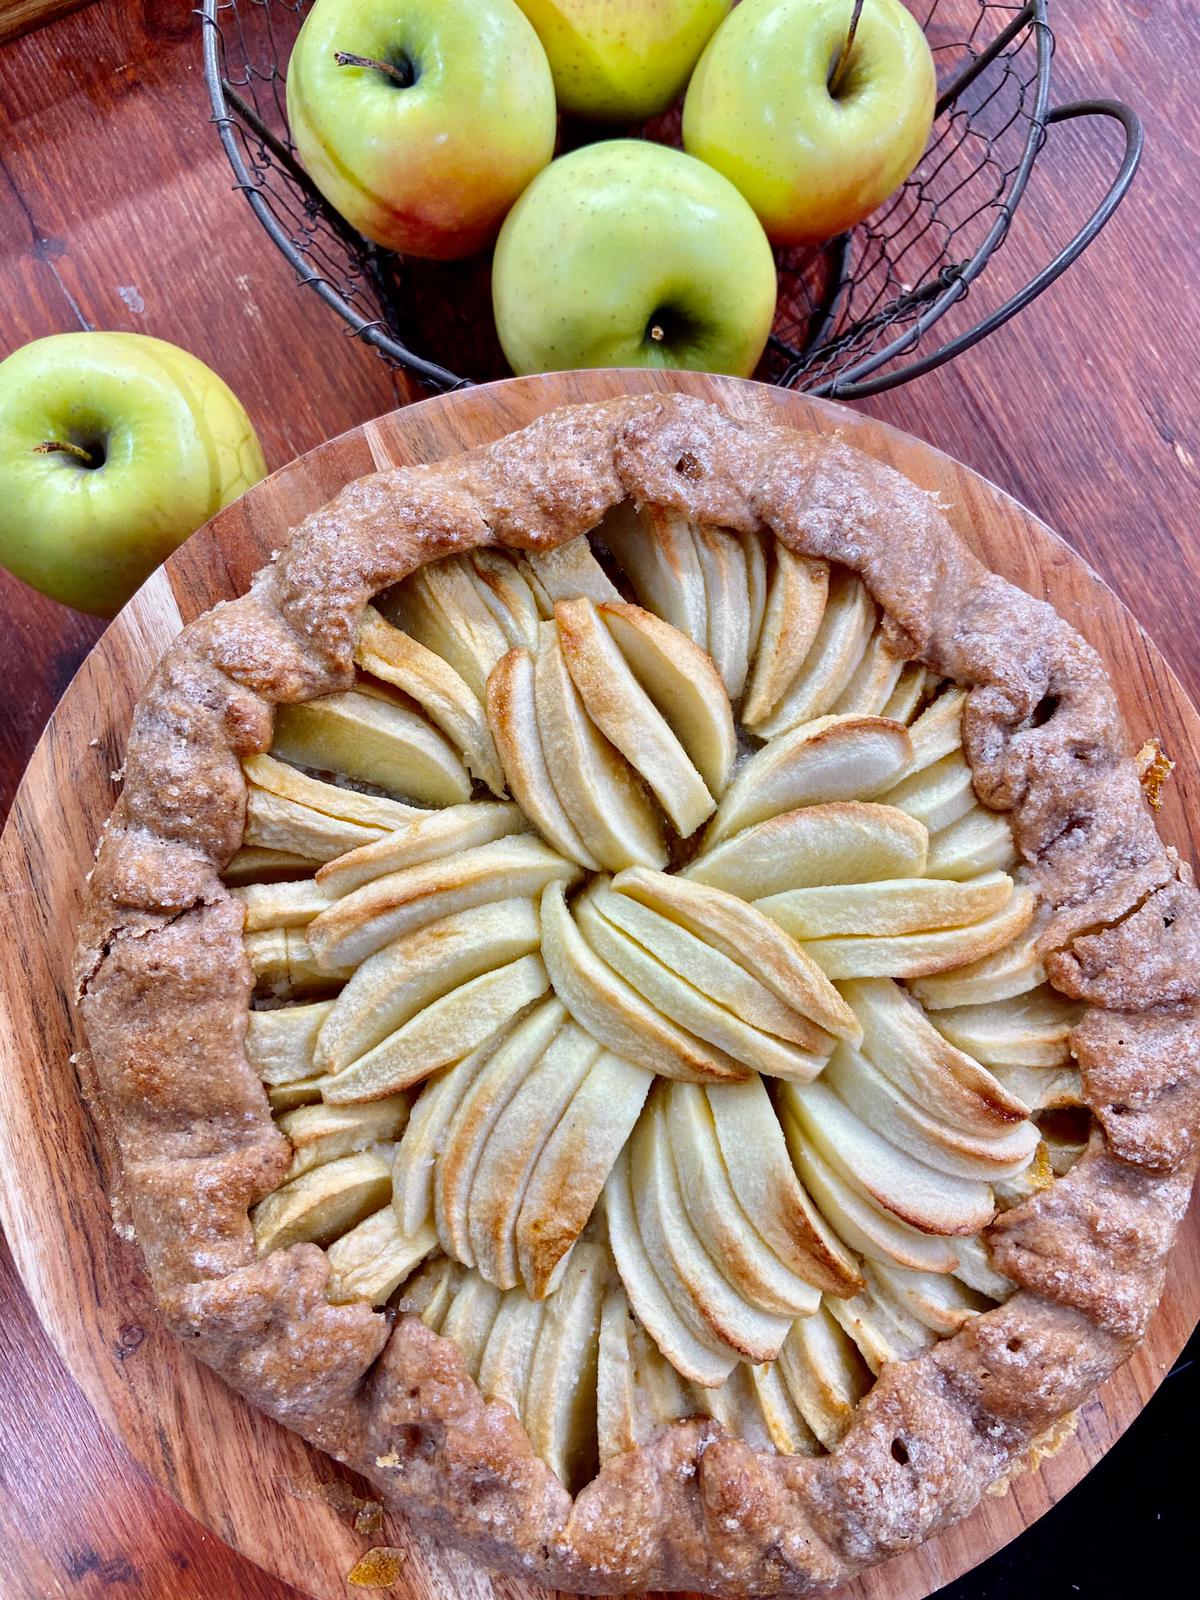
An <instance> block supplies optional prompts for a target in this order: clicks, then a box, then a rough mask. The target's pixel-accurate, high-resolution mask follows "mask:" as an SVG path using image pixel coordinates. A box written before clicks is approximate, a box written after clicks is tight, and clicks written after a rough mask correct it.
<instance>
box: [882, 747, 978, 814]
mask: <svg viewBox="0 0 1200 1600" xmlns="http://www.w3.org/2000/svg"><path fill="white" fill-rule="evenodd" d="M882 799H883V800H884V802H885V804H887V805H889V806H899V808H900V810H901V811H907V812H908V814H909V816H910V817H915V818H916V819H917V821H918V822H920V823H922V824H923V825H924V826H925V827H926V828H928V829H929V831H930V832H931V833H932V832H934V831H936V830H937V829H939V828H948V827H949V826H950V824H951V823H952V822H957V821H958V820H959V818H960V817H965V816H966V814H967V812H968V811H970V810H972V808H973V807H974V806H975V803H976V802H975V789H974V786H973V780H972V777H971V769H970V767H969V766H968V765H967V762H966V759H965V757H964V756H963V753H962V751H961V750H952V751H951V752H950V754H949V755H948V756H943V757H942V758H941V760H940V761H935V762H934V763H933V764H932V766H928V767H923V768H922V769H921V771H920V772H914V773H913V774H912V776H911V777H908V778H904V779H902V780H901V781H900V782H899V783H898V784H897V785H896V787H895V788H894V789H889V790H888V792H887V794H886V795H884V796H882Z"/></svg>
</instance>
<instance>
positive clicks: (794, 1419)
mask: <svg viewBox="0 0 1200 1600" xmlns="http://www.w3.org/2000/svg"><path fill="white" fill-rule="evenodd" d="M746 1371H747V1373H748V1374H749V1377H750V1382H751V1383H752V1384H753V1385H754V1392H755V1396H756V1398H757V1400H758V1406H759V1410H760V1411H761V1413H762V1420H763V1426H764V1427H765V1428H766V1431H767V1437H768V1439H769V1441H770V1444H771V1448H772V1449H773V1450H775V1451H776V1452H777V1453H778V1454H779V1455H781V1456H816V1455H820V1453H821V1445H820V1441H819V1440H818V1439H817V1436H816V1434H815V1433H814V1432H813V1431H812V1429H811V1428H810V1427H809V1425H808V1423H807V1422H805V1420H804V1416H803V1413H802V1412H801V1410H800V1407H799V1406H798V1405H797V1404H796V1402H795V1401H794V1400H793V1399H792V1396H791V1393H790V1391H789V1390H788V1386H787V1384H786V1383H784V1381H783V1374H782V1373H781V1372H780V1370H779V1363H778V1361H771V1362H765V1363H763V1365H761V1366H757V1367H747V1368H746Z"/></svg>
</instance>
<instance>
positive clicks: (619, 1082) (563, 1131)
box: [516, 1050, 653, 1299]
mask: <svg viewBox="0 0 1200 1600" xmlns="http://www.w3.org/2000/svg"><path fill="white" fill-rule="evenodd" d="M652 1081H653V1080H652V1078H651V1074H650V1073H649V1072H646V1071H644V1070H643V1069H642V1068H641V1067H640V1066H635V1065H634V1064H633V1062H632V1061H626V1060H625V1059H624V1058H623V1057H621V1056H618V1055H613V1053H612V1052H611V1051H609V1050H603V1051H601V1053H600V1055H598V1056H597V1057H596V1059H595V1061H594V1062H593V1063H592V1065H591V1067H590V1068H589V1069H588V1072H587V1075H586V1077H585V1078H584V1079H583V1082H582V1083H581V1084H580V1085H579V1088H578V1089H577V1090H576V1091H575V1093H574V1095H573V1096H572V1097H571V1103H570V1105H569V1106H568V1107H567V1109H566V1110H565V1111H564V1112H563V1114H562V1116H561V1117H560V1118H559V1120H558V1123H557V1125H556V1127H555V1129H554V1131H553V1133H552V1134H551V1135H550V1137H549V1139H547V1141H546V1144H545V1146H544V1148H543V1150H542V1152H541V1154H540V1155H539V1156H538V1159H537V1165H536V1166H535V1167H534V1169H533V1172H532V1173H531V1174H530V1178H529V1182H528V1184H527V1185H526V1186H525V1192H524V1194H523V1196H522V1198H521V1209H520V1212H519V1214H518V1216H517V1223H516V1246H517V1262H518V1265H519V1267H520V1270H521V1276H522V1278H523V1279H524V1281H525V1287H526V1289H527V1290H528V1291H529V1293H530V1294H531V1295H532V1296H533V1297H534V1298H535V1299H541V1298H542V1297H543V1296H544V1295H547V1294H550V1293H551V1292H552V1290H553V1288H554V1285H555V1283H556V1282H557V1278H558V1274H559V1273H560V1271H561V1270H562V1264H563V1262H564V1261H565V1260H566V1257H567V1254H568V1252H569V1251H570V1249H571V1246H572V1245H573V1244H574V1242H575V1240H576V1239H577V1238H578V1237H579V1235H580V1234H581V1233H582V1232H583V1230H584V1227H585V1226H586V1225H587V1222H588V1219H589V1217H590V1216H591V1215H592V1212H593V1211H594V1210H595V1208H596V1205H597V1203H598V1201H599V1199H600V1195H601V1193H602V1192H603V1190H604V1185H605V1183H606V1181H607V1179H608V1175H609V1173H610V1172H611V1171H612V1167H613V1163H614V1162H615V1161H616V1159H617V1157H618V1155H619V1154H620V1152H621V1150H622V1149H623V1148H624V1146H625V1142H626V1140H627V1139H628V1138H629V1134H630V1131H631V1130H632V1128H633V1125H634V1123H635V1122H636V1121H637V1119H638V1114H639V1112H640V1111H641V1109H642V1106H643V1105H644V1104H645V1100H646V1095H647V1093H648V1092H649V1089H650V1084H651V1082H652Z"/></svg>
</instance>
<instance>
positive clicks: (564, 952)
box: [542, 884, 746, 1082]
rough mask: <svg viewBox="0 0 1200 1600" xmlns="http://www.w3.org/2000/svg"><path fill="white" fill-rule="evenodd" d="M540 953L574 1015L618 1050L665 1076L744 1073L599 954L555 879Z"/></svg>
mask: <svg viewBox="0 0 1200 1600" xmlns="http://www.w3.org/2000/svg"><path fill="white" fill-rule="evenodd" d="M542 957H543V959H544V960H545V962H546V967H547V970H548V971H549V973H550V981H551V982H552V983H553V985H554V990H555V993H556V994H557V995H558V996H559V998H560V999H561V1000H562V1001H563V1003H564V1004H565V1005H566V1007H567V1009H568V1011H570V1013H571V1015H572V1016H573V1017H574V1018H575V1020H576V1021H577V1022H578V1023H579V1024H580V1026H581V1027H584V1028H586V1029H587V1030H588V1032H589V1033H591V1034H594V1035H595V1037H596V1038H597V1039H599V1040H600V1042H601V1044H604V1045H607V1047H608V1048H609V1049H610V1050H613V1051H615V1052H616V1054H617V1055H623V1056H628V1057H629V1058H630V1059H631V1060H633V1061H637V1062H639V1063H640V1064H642V1065H644V1066H645V1067H646V1068H647V1069H648V1070H649V1071H652V1072H660V1073H662V1075H663V1076H664V1077H667V1078H686V1079H693V1080H696V1081H701V1082H703V1081H705V1080H712V1079H716V1080H719V1081H720V1080H725V1079H729V1078H734V1079H736V1078H741V1077H744V1076H745V1070H746V1069H745V1068H744V1067H743V1066H742V1065H741V1064H740V1063H739V1062H737V1061H735V1060H734V1058H733V1057H732V1056H730V1055H728V1054H726V1052H725V1051H723V1050H718V1049H716V1048H714V1047H713V1046H712V1045H709V1044H707V1043H705V1041H704V1040H702V1039H698V1038H696V1037H695V1036H694V1035H693V1034H690V1033H688V1032H687V1031H686V1030H685V1029H683V1028H680V1027H677V1026H676V1024H675V1023H673V1022H671V1021H670V1020H669V1018H667V1017H664V1016H663V1014H662V1013H661V1012H660V1011H657V1010H655V1008H654V1007H653V1006H652V1005H650V1004H649V1003H648V1002H647V1001H645V1000H643V998H642V997H641V995H640V994H638V992H637V990H636V989H634V988H633V986H632V985H631V984H629V983H627V982H626V981H625V979H624V978H622V977H621V976H620V975H619V974H618V973H616V972H614V971H613V969H612V968H611V967H610V966H609V965H608V964H607V963H606V962H605V961H603V960H601V958H600V957H599V956H598V955H597V954H596V952H595V951H594V950H593V949H592V947H591V945H590V944H589V943H588V941H587V940H586V939H585V938H584V937H583V935H582V933H581V932H580V931H579V929H578V928H577V927H576V925H575V921H574V919H573V918H572V916H571V913H570V911H568V909H567V903H566V899H565V897H564V895H563V892H562V886H561V885H557V884H551V885H548V886H547V889H546V892H545V894H544V895H543V896H542Z"/></svg>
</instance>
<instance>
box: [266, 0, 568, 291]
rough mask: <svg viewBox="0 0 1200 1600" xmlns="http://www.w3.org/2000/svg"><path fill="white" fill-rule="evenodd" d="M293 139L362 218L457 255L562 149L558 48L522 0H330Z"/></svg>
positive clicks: (424, 251) (309, 30) (319, 181)
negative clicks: (548, 42)
mask: <svg viewBox="0 0 1200 1600" xmlns="http://www.w3.org/2000/svg"><path fill="white" fill-rule="evenodd" d="M287 110H288V122H289V124H290V127H291V133H292V138H293V139H294V140H295V144H296V148H297V150H298V151H299V154H300V159H301V160H302V161H303V163H304V165H305V167H306V168H307V169H308V173H309V176H310V177H311V178H312V180H313V182H314V183H315V184H316V186H317V188H318V189H319V190H320V191H321V193H322V194H323V195H324V196H325V198H326V199H327V200H328V201H329V203H330V204H331V205H333V206H334V207H336V209H337V210H338V211H340V212H341V214H342V216H343V217H345V219H346V221H347V222H349V223H350V224H351V225H352V226H353V227H355V228H357V229H358V231H359V232H360V233H363V234H365V235H366V236H367V238H368V239H373V240H374V241H375V242H376V243H377V244H381V245H385V246H386V247H387V248H388V249H390V250H399V251H402V252H404V253H405V254H408V255H414V256H431V257H435V258H437V259H440V260H450V259H454V258H457V257H460V256H468V255H473V254H474V253H475V252H476V251H477V250H480V249H482V248H483V246H485V245H486V244H488V243H489V242H490V241H491V239H492V238H493V237H494V235H495V232H496V230H497V228H498V227H499V226H500V223H501V221H502V219H503V217H504V214H505V212H506V211H507V210H508V208H509V207H510V206H511V205H512V203H513V201H514V200H515V199H516V198H517V196H518V195H519V194H520V193H521V191H522V190H523V189H524V188H525V187H526V185H527V184H528V183H529V181H530V179H531V178H532V177H534V175H535V174H536V173H538V172H540V171H541V169H542V168H543V167H544V166H545V165H546V163H547V162H548V161H549V160H550V157H551V156H552V155H553V153H554V139H555V134H556V131H557V112H556V109H555V102H554V83H553V80H552V78H551V76H550V65H549V62H548V61H547V60H546V52H545V51H544V50H543V49H542V46H541V44H540V42H539V40H538V36H537V34H536V33H535V32H534V30H533V26H532V24H531V23H530V22H529V21H528V19H527V18H526V17H525V15H524V13H523V12H522V11H521V9H520V7H519V6H518V5H517V4H516V0H317V3H316V5H315V6H313V8H312V10H311V11H310V12H309V14H308V17H307V19H306V20H305V23H304V26H303V27H302V28H301V30H300V33H299V35H298V36H297V39H296V43H295V45H294V47H293V49H292V54H291V59H290V61H289V62H288V71H287Z"/></svg>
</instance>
